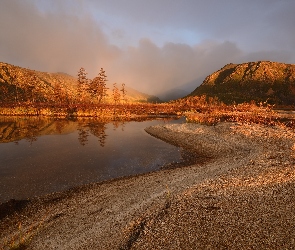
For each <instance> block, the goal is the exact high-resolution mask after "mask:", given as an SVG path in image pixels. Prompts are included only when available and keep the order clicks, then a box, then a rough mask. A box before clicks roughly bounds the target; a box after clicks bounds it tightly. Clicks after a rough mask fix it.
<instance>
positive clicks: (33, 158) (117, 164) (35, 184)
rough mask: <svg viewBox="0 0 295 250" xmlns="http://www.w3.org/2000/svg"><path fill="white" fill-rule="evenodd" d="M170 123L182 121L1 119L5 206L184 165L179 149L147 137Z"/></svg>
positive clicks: (0, 186)
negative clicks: (153, 129)
mask: <svg viewBox="0 0 295 250" xmlns="http://www.w3.org/2000/svg"><path fill="white" fill-rule="evenodd" d="M139 121H140V122H139ZM167 122H176V121H173V119H158V120H155V119H146V120H145V121H142V119H141V120H139V119H137V121H136V122H135V121H111V122H108V121H106V120H99V119H78V120H64V119H55V120H54V119H41V118H38V117H31V118H21V117H0V203H1V202H3V201H5V200H8V199H11V198H14V199H24V198H27V197H32V196H35V195H42V194H47V193H50V192H54V191H60V190H65V189H68V188H70V187H73V186H77V185H81V184H86V183H90V182H98V181H103V180H108V179H112V178H117V177H121V176H128V175H134V174H139V173H145V172H150V171H154V170H157V169H160V167H161V166H164V165H166V164H169V163H171V162H179V161H182V155H181V153H183V152H182V151H180V150H179V149H178V148H177V147H174V146H171V145H169V144H167V143H165V142H163V141H161V140H158V139H155V138H154V137H152V136H150V135H148V134H147V133H146V132H145V131H144V128H146V127H148V126H152V125H156V124H159V123H167Z"/></svg>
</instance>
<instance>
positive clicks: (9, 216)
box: [0, 123, 295, 249]
mask: <svg viewBox="0 0 295 250" xmlns="http://www.w3.org/2000/svg"><path fill="white" fill-rule="evenodd" d="M146 131H147V132H148V133H149V134H151V135H153V136H155V137H158V138H159V139H162V140H164V141H167V142H169V143H171V144H174V145H177V146H181V147H183V148H184V149H186V150H187V151H189V152H191V153H192V154H195V155H196V163H195V164H194V165H191V166H186V167H181V168H172V169H164V170H161V171H157V172H153V173H149V174H144V175H139V176H134V177H128V178H121V179H117V180H113V181H108V182H104V183H97V184H91V185H87V186H83V187H79V188H76V189H71V190H69V191H67V192H63V193H55V194H51V195H48V196H44V197H39V198H36V199H33V200H30V201H29V202H22V203H19V204H22V206H21V207H18V206H17V204H18V203H17V202H14V203H13V202H10V203H9V204H6V208H7V207H9V208H10V209H9V211H8V212H7V209H6V210H5V209H4V208H5V204H4V205H3V204H2V210H1V207H0V211H6V214H5V217H4V218H2V219H1V220H0V239H1V241H0V242H1V243H0V244H2V245H0V249H1V247H2V248H4V247H5V245H6V246H7V245H8V243H9V240H10V239H12V238H14V237H15V238H17V237H19V235H20V233H21V235H24V236H27V238H29V239H28V241H27V242H26V244H27V245H28V249H295V243H294V239H295V230H294V229H295V209H294V207H295V206H294V205H295V204H294V203H295V199H294V197H295V185H294V184H295V164H294V163H295V159H294V155H295V146H294V145H295V133H294V132H293V131H292V130H289V129H286V128H282V127H266V126H260V125H247V124H237V123H220V124H218V125H216V126H205V125H199V124H190V123H187V124H166V125H158V126H153V127H149V128H146ZM13 204H16V205H13ZM19 223H21V226H20V225H19ZM4 249H5V248H4Z"/></svg>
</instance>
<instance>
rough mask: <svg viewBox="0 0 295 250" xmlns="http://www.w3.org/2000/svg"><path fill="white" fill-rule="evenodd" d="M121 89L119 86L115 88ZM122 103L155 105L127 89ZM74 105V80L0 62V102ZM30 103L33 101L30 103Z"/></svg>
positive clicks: (143, 95)
mask: <svg viewBox="0 0 295 250" xmlns="http://www.w3.org/2000/svg"><path fill="white" fill-rule="evenodd" d="M112 86H113V85H112V83H110V82H108V87H109V91H108V94H109V96H108V98H107V99H106V100H107V101H108V102H110V101H111V99H112ZM117 87H118V88H121V86H120V84H117ZM125 88H126V97H125V99H126V100H128V101H129V102H159V101H160V100H159V99H158V98H157V97H155V96H151V95H148V94H144V93H141V92H139V91H137V90H134V89H132V88H129V87H128V84H127V86H126V87H125ZM57 94H58V95H61V96H62V97H63V98H61V99H62V100H69V101H71V102H74V101H75V99H77V78H76V77H73V76H71V75H68V74H65V73H48V72H40V71H35V70H31V69H26V68H22V67H18V66H14V65H11V64H8V63H4V62H0V102H7V103H9V102H26V101H35V102H53V103H56V102H57V101H59V98H57ZM32 99H34V100H32Z"/></svg>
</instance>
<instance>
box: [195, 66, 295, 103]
mask: <svg viewBox="0 0 295 250" xmlns="http://www.w3.org/2000/svg"><path fill="white" fill-rule="evenodd" d="M203 94H205V95H208V96H217V97H218V98H219V99H220V100H221V101H223V102H225V103H233V102H236V103H242V102H248V101H251V100H254V101H257V102H260V101H266V100H268V102H269V103H271V104H279V105H294V104H295V65H294V64H285V63H278V62H269V61H258V62H248V63H242V64H227V65H225V66H224V67H223V68H221V69H220V70H218V71H216V72H214V73H213V74H211V75H209V76H207V77H206V79H205V80H204V82H203V83H202V84H201V85H200V86H199V87H198V88H196V89H195V90H194V91H193V92H192V93H191V94H190V95H191V96H195V95H203Z"/></svg>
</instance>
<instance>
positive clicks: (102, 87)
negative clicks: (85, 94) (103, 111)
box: [89, 68, 108, 103]
mask: <svg viewBox="0 0 295 250" xmlns="http://www.w3.org/2000/svg"><path fill="white" fill-rule="evenodd" d="M106 82H107V76H106V74H105V71H104V69H103V68H101V69H100V71H99V73H98V75H97V76H96V77H95V78H94V79H93V80H92V81H91V82H90V84H89V93H90V94H91V96H92V97H93V98H97V101H98V103H101V102H102V100H103V99H104V98H105V97H106V96H107V90H108V88H107V86H106Z"/></svg>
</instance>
